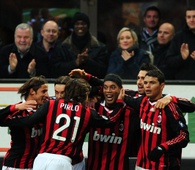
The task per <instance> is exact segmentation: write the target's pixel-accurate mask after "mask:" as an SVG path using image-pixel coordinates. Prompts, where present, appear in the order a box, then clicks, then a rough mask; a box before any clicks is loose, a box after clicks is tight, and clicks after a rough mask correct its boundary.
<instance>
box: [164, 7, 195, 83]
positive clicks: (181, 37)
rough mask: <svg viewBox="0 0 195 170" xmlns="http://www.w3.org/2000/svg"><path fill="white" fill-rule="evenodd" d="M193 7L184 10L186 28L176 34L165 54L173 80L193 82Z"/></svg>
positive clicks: (194, 60) (194, 39)
mask: <svg viewBox="0 0 195 170" xmlns="http://www.w3.org/2000/svg"><path fill="white" fill-rule="evenodd" d="M194 16H195V7H190V8H188V9H187V10H186V17H185V18H186V28H185V29H183V30H182V31H180V32H178V33H177V34H176V35H175V37H174V38H173V40H172V43H171V45H170V48H169V50H168V52H167V64H168V66H169V67H171V68H172V69H174V70H175V71H174V79H176V80H195V74H194V68H195V45H194V44H195V17H194Z"/></svg>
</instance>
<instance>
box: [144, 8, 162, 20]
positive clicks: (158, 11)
mask: <svg viewBox="0 0 195 170" xmlns="http://www.w3.org/2000/svg"><path fill="white" fill-rule="evenodd" d="M148 11H156V12H157V13H158V17H159V19H161V12H160V10H159V8H157V7H156V6H150V7H148V8H146V10H145V12H144V17H145V16H146V14H147V12H148Z"/></svg>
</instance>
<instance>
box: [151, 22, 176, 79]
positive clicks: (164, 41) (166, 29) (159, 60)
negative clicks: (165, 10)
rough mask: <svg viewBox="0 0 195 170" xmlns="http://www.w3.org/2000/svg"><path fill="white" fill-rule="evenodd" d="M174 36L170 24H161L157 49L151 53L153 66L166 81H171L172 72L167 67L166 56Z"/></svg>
mask: <svg viewBox="0 0 195 170" xmlns="http://www.w3.org/2000/svg"><path fill="white" fill-rule="evenodd" d="M174 35H175V28H174V26H173V25H172V24H171V23H168V22H166V23H163V24H161V25H160V27H159V30H158V34H157V40H158V47H157V48H156V49H155V50H154V52H153V56H154V65H155V66H157V67H158V68H159V69H160V70H161V71H162V72H163V73H164V75H165V78H166V80H171V79H173V74H172V72H173V70H171V68H169V67H168V66H167V63H166V55H167V51H168V49H169V46H170V44H171V40H172V39H173V37H174Z"/></svg>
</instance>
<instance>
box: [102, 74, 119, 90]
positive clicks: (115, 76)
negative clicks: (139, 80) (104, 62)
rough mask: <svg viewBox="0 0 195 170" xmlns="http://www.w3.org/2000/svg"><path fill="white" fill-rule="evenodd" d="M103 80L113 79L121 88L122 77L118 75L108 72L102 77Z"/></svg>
mask: <svg viewBox="0 0 195 170" xmlns="http://www.w3.org/2000/svg"><path fill="white" fill-rule="evenodd" d="M105 81H113V82H115V83H116V84H117V85H118V86H119V87H120V88H122V79H121V77H120V76H119V75H117V74H113V73H110V74H107V75H106V76H105V77H104V82H105Z"/></svg>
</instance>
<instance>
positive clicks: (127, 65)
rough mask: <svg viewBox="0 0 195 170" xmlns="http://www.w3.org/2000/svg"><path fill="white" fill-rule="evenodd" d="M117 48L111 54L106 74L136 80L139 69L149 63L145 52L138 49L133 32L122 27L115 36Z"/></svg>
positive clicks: (136, 38) (136, 39) (135, 35)
mask: <svg viewBox="0 0 195 170" xmlns="http://www.w3.org/2000/svg"><path fill="white" fill-rule="evenodd" d="M117 42H118V48H117V49H116V50H115V51H114V52H113V53H112V54H111V56H110V60H109V66H108V70H107V73H115V74H118V75H119V76H120V77H121V78H123V79H136V78H137V74H138V72H139V67H140V66H141V65H142V64H143V63H149V62H150V58H149V55H148V53H147V52H146V51H144V50H143V49H140V48H139V45H138V37H137V34H136V33H135V31H133V30H132V29H130V28H128V27H123V28H122V29H121V30H120V31H119V33H118V35H117Z"/></svg>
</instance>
